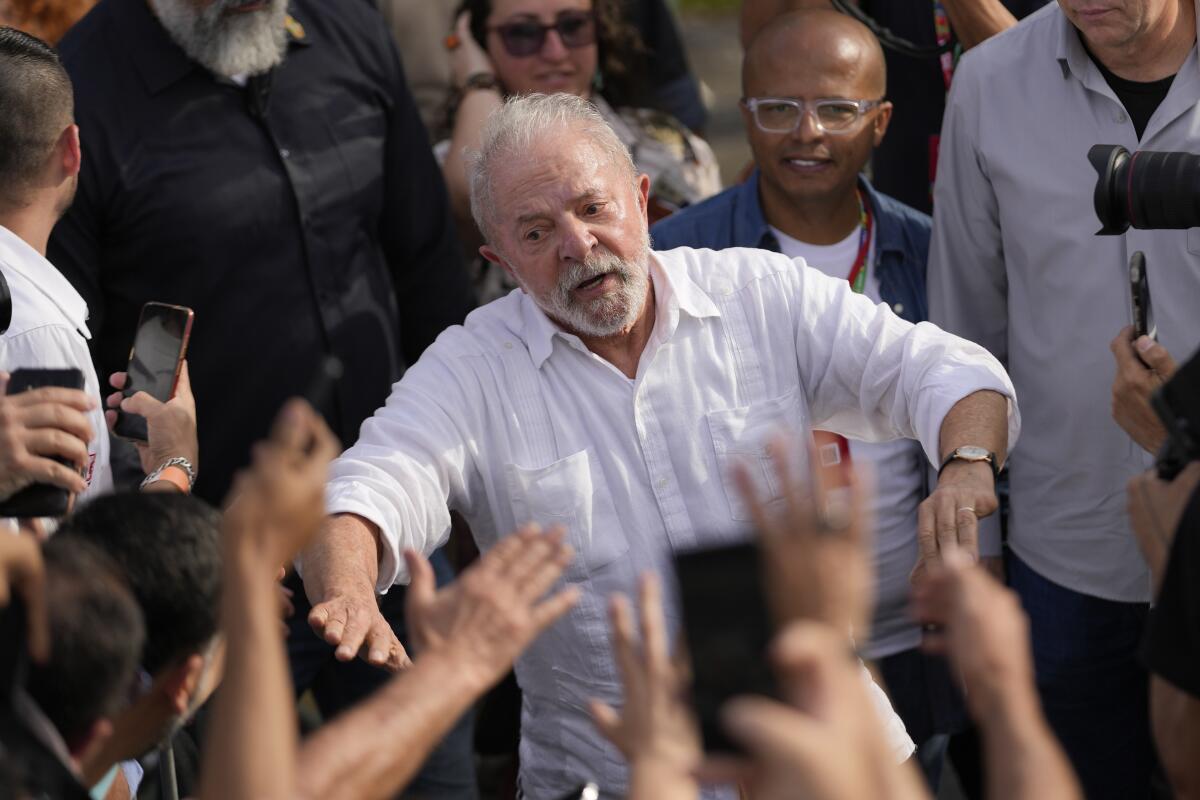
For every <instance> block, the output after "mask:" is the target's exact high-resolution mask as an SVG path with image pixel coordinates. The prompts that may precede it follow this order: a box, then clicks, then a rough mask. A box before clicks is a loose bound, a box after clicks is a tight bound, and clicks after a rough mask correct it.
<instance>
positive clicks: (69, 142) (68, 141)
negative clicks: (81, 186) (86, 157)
mask: <svg viewBox="0 0 1200 800" xmlns="http://www.w3.org/2000/svg"><path fill="white" fill-rule="evenodd" d="M54 153H55V160H56V162H57V166H58V168H59V170H60V171H61V172H60V176H59V177H60V182H61V181H63V180H66V179H68V178H73V177H75V176H76V175H78V174H79V170H80V168H81V167H82V166H83V149H82V147H81V146H80V144H79V126H78V125H74V124H72V125H68V126H67V127H66V128H65V129H64V130H63V132H62V135H61V136H59V137H58V144H57V145H56V146H55V148H54Z"/></svg>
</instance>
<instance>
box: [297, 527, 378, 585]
mask: <svg viewBox="0 0 1200 800" xmlns="http://www.w3.org/2000/svg"><path fill="white" fill-rule="evenodd" d="M379 537H380V534H379V528H377V527H376V526H375V525H373V524H371V523H370V522H367V520H365V519H363V518H362V517H359V516H356V515H354V514H339V515H337V516H334V517H329V518H328V519H327V520H326V521H325V524H324V526H322V528H321V531H320V533H318V534H317V536H316V539H315V540H314V541H313V543H312V544H311V545H309V547H308V549H307V550H305V551H304V555H303V556H302V557H301V561H302V563H303V564H304V582H305V584H306V585H309V584H310V583H311V584H312V585H314V586H315V587H316V588H317V589H318V590H319V593H321V594H323V593H324V591H325V590H327V589H328V588H330V587H353V588H356V589H364V588H366V589H370V591H371V592H374V591H375V583H376V582H377V581H378V580H379V553H380V545H379ZM310 596H311V593H310Z"/></svg>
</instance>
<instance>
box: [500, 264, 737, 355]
mask: <svg viewBox="0 0 1200 800" xmlns="http://www.w3.org/2000/svg"><path fill="white" fill-rule="evenodd" d="M650 280H651V282H652V284H653V286H654V302H655V311H656V313H657V316H658V319H659V320H665V324H666V327H665V328H659V326H658V325H656V328H658V331H656V335H657V334H658V332H659V331H661V337H660V340H661V341H666V340H667V339H669V338H670V337H671V334H672V333H674V331H675V327H676V325H677V324H678V322H679V312H681V311H682V312H683V313H685V314H687V315H689V316H691V317H695V318H697V319H701V318H704V317H718V316H720V312H719V311H718V310H717V306H716V304H715V303H714V302H713V301H712V299H711V298H709V296H708V295H707V294H705V293H704V290H703V289H701V288H700V287H699V286H697V285H696V283H695V282H694V281H693V280H692V279H691V278H690V277H688V275H687V273H686V272H685V271H684V269H683V268H682V267H678V266H672V267H668V266H667V265H666V264H664V263H663V262H662V261H660V260H659V258H658V256H657V254H655V253H651V254H650ZM521 318H522V325H523V330H522V332H521V338H522V339H523V340H524V341H525V344H526V346H527V347H528V348H529V357H530V358H531V359H533V364H534V366H535V367H537V368H538V369H541V366H542V364H543V363H545V361H546V359H547V358H549V357H550V353H551V352H552V351H553V349H554V337H555V336H561V337H562V338H563V340H564V341H566V342H567V343H568V344H570V345H571V346H572V347H579V348H584V349H586V348H585V346H584V345H583V343H582V342H581V341H580V340H579V338H578V337H577V336H574V335H573V334H570V333H567V332H566V331H564V330H563V329H562V328H560V327H559V326H558V325H557V324H556V323H555V322H553V321H552V320H551V319H550V318H549V317H547V316H546V313H545V312H544V311H542V309H541V308H539V307H538V305H537V303H535V302H534V301H533V298H531V297H530V296H529V295H528V294H527V293H525V292H523V291H522V292H521Z"/></svg>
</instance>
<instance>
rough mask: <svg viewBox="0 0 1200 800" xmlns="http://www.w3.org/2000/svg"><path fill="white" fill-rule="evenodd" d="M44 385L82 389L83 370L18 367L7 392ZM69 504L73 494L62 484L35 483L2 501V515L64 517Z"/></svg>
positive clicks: (12, 393)
mask: <svg viewBox="0 0 1200 800" xmlns="http://www.w3.org/2000/svg"><path fill="white" fill-rule="evenodd" d="M43 386H60V387H62V388H64V389H79V390H82V389H83V386H84V383H83V372H81V371H80V370H78V369H75V368H70V369H17V370H14V371H13V374H12V376H11V377H10V378H9V380H8V394H10V395H14V394H20V393H21V392H28V391H30V390H31V389H40V388H42V387H43ZM54 460H55V461H57V462H58V463H60V464H62V465H64V466H66V467H70V468H71V469H77V467H76V466H75V465H73V464H71V463H70V462H69V461H67V460H66V459H65V458H57V457H56V458H55V459H54ZM70 503H71V493H70V492H69V491H67V490H66V489H64V488H62V487H61V486H55V485H53V484H50V483H35V484H33V485H32V486H26V487H25V488H24V489H22V490H21V491H19V492H17V493H16V494H14V495H13V496H12V497H9V498H8V499H6V500H4V501H2V502H0V517H6V518H7V517H17V518H21V519H29V518H33V517H61V516H63V515H65V514H66V513H67V509H68V508H69V507H70Z"/></svg>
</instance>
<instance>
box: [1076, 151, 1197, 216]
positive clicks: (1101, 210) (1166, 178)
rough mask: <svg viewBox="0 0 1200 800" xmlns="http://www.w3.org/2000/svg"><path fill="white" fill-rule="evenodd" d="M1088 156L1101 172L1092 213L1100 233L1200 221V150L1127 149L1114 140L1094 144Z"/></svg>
mask: <svg viewBox="0 0 1200 800" xmlns="http://www.w3.org/2000/svg"><path fill="white" fill-rule="evenodd" d="M1088 161H1089V162H1091V164H1092V167H1093V168H1094V169H1095V170H1096V172H1097V173H1099V178H1098V179H1097V180H1096V195H1095V203H1096V216H1097V217H1099V218H1100V224H1101V225H1102V226H1103V227H1102V228H1100V230H1099V233H1101V234H1106V235H1116V234H1118V233H1124V232H1125V231H1127V230H1128V229H1129V228H1130V226H1132V227H1134V228H1141V229H1146V228H1155V229H1176V230H1179V229H1183V228H1195V227H1200V156H1196V155H1193V154H1191V153H1160V152H1154V151H1151V150H1138V151H1137V152H1135V153H1130V152H1129V151H1128V150H1126V149H1125V148H1124V147H1121V146H1120V145H1117V144H1097V145H1093V146H1092V148H1091V149H1090V150H1088Z"/></svg>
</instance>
